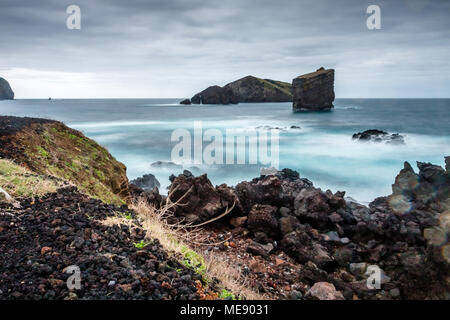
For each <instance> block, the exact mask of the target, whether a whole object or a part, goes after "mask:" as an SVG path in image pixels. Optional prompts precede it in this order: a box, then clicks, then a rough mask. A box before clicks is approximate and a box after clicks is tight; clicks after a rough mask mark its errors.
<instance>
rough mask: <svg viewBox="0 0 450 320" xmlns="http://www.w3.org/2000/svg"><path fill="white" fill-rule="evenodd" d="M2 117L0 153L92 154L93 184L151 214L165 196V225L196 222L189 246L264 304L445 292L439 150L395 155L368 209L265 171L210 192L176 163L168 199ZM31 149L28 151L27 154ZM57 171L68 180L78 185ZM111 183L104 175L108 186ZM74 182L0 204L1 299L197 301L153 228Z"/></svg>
mask: <svg viewBox="0 0 450 320" xmlns="http://www.w3.org/2000/svg"><path fill="white" fill-rule="evenodd" d="M0 121H1V123H3V124H4V125H3V126H1V128H2V130H0V140H1V141H2V146H3V148H1V149H0V155H1V157H6V158H9V159H12V160H14V161H16V162H17V163H18V164H20V165H23V166H27V167H28V168H30V169H31V170H38V169H41V170H43V169H44V168H53V166H57V167H58V168H59V170H62V172H66V171H69V170H73V169H74V168H73V166H74V163H73V162H72V163H69V162H68V161H66V159H67V154H62V152H64V151H65V152H66V153H67V152H68V151H70V152H72V154H73V155H76V156H77V157H78V158H77V159H78V162H79V163H77V164H78V165H79V166H80V168H85V169H86V170H88V169H89V168H90V166H92V163H91V162H90V161H91V160H92V159H91V158H90V157H89V158H87V156H86V157H85V156H84V155H85V154H87V155H91V156H92V155H95V156H96V158H97V159H101V160H102V163H103V166H104V167H96V168H97V169H96V171H92V173H91V174H93V175H94V174H95V175H97V177H98V178H99V179H101V180H99V181H100V182H101V183H102V185H104V186H111V185H115V186H119V185H121V186H122V187H121V188H117V189H109V190H108V191H109V192H115V194H117V195H122V196H121V197H122V199H126V203H127V204H128V205H130V204H132V203H136V202H137V201H141V202H144V203H145V204H146V205H148V206H149V207H151V208H155V210H159V209H160V208H162V206H163V204H164V203H176V204H177V205H174V206H169V207H168V208H165V210H166V211H167V212H166V213H167V215H166V217H167V218H165V219H166V222H167V223H168V224H169V225H173V226H180V225H184V226H185V227H186V228H196V227H197V228H198V227H201V230H200V231H199V232H200V235H201V236H202V237H203V238H204V239H206V240H205V241H204V243H202V244H196V243H194V241H192V243H191V244H190V245H191V246H192V247H193V248H194V249H196V250H198V252H205V255H211V256H214V257H216V258H220V259H221V260H220V259H219V260H217V259H216V260H217V261H227V262H228V263H231V264H232V266H233V270H237V272H238V273H239V274H240V277H241V279H240V280H242V282H243V283H248V284H249V286H250V287H251V288H252V290H255V291H257V292H259V293H261V294H262V295H264V296H265V297H267V298H270V299H337V300H341V299H347V300H356V299H449V298H450V284H449V282H448V279H449V276H450V251H449V248H450V244H449V243H448V239H450V237H449V233H450V158H449V157H446V158H445V162H446V167H445V168H442V167H440V166H437V165H433V164H430V163H420V162H418V163H417V167H418V169H419V170H418V172H417V173H416V172H415V171H414V170H413V168H412V166H411V165H410V164H409V163H405V165H404V168H403V169H402V170H401V171H400V173H399V174H398V176H397V177H396V179H395V182H394V183H393V185H392V194H391V195H390V196H387V197H380V198H377V199H375V200H374V201H373V202H371V203H370V204H369V206H364V205H361V204H359V203H357V202H355V201H354V200H352V199H349V198H346V197H345V192H341V191H337V192H335V193H332V192H331V191H329V190H327V191H323V190H321V189H319V188H316V187H314V184H313V182H311V181H309V180H308V179H306V178H303V177H301V176H300V174H299V173H298V172H295V171H293V170H290V169H283V170H281V171H276V170H275V171H274V170H265V171H264V172H263V174H262V175H261V176H260V177H258V178H255V179H253V180H251V181H243V182H241V183H239V184H237V185H236V186H235V187H229V186H227V185H225V184H222V185H219V186H214V185H213V184H212V183H211V182H210V180H209V179H208V176H207V175H206V174H204V175H200V176H195V175H193V174H192V173H191V172H189V171H187V170H186V171H185V172H184V173H183V174H181V175H179V176H171V178H170V181H171V185H170V187H169V189H170V190H169V193H168V194H169V195H170V199H169V200H170V201H167V200H168V199H167V196H164V195H161V194H160V193H159V190H158V187H157V185H156V186H155V183H156V181H154V179H152V177H151V176H148V177H144V179H141V180H137V181H134V182H135V183H137V184H139V185H135V184H133V183H128V180H127V179H126V178H125V179H123V178H122V177H123V176H124V175H125V168H124V166H123V165H121V164H120V163H118V162H117V161H116V160H115V159H114V158H112V156H111V155H109V153H107V151H106V150H104V149H103V148H101V147H100V146H98V145H97V144H95V142H93V141H92V140H89V139H87V138H85V137H84V136H83V135H82V134H81V133H79V132H77V131H75V130H71V129H70V128H67V127H65V126H64V125H63V124H61V123H59V122H55V121H48V120H43V119H31V118H16V117H1V118H0ZM30 141H31V142H33V143H29V142H30ZM58 144H59V145H58ZM36 146H41V148H42V149H39V148H37V149H36ZM42 146H43V147H42ZM60 148H62V149H61V150H60ZM30 152H34V153H33V154H35V156H34V158H32V157H28V158H27V154H28V155H29V154H30ZM60 157H61V158H60ZM44 160H45V161H44ZM98 162H99V161H97V163H98ZM95 165H97V164H95ZM38 166H41V167H38ZM45 166H47V167H45ZM111 168H114V170H111ZM75 169H76V168H75ZM78 170H79V169H78ZM55 172H60V171H55ZM74 172H79V171H74ZM35 173H36V174H39V170H38V171H35ZM1 174H3V175H8V174H9V173H8V172H6V173H5V172H3V171H2V172H1ZM107 174H108V176H107ZM108 177H109V178H108ZM125 177H126V176H125ZM67 178H70V180H68V181H69V182H70V183H71V184H72V185H76V184H77V181H78V183H79V182H80V181H83V180H79V179H78V180H77V179H76V177H75V176H71V175H67ZM85 178H87V179H91V178H92V177H90V174H87V175H86V177H85ZM111 179H116V182H114V184H111V181H110V180H111ZM8 181H9V180H8ZM87 181H91V180H87ZM28 183H29V182H27V184H28ZM141 183H142V184H141ZM152 186H154V188H153V189H151V187H152ZM142 187H144V188H142ZM124 188H126V190H124ZM78 189H79V188H78ZM78 189H77V188H75V187H64V188H61V189H58V190H57V191H56V192H50V193H48V194H46V195H44V196H41V197H39V196H32V197H31V198H30V197H27V198H19V199H17V200H19V201H18V202H19V205H13V204H12V203H7V202H1V201H0V252H1V253H2V257H4V259H2V260H1V261H0V270H1V271H0V298H1V299H197V298H199V297H200V296H202V290H203V289H202V286H203V285H204V279H203V276H200V275H199V274H198V273H197V272H195V268H194V269H193V268H192V266H190V267H189V266H186V265H183V264H180V262H179V260H177V259H175V257H174V256H171V255H169V253H168V252H167V251H166V250H165V249H164V248H162V247H161V245H160V243H159V242H158V240H157V239H155V238H153V237H152V234H150V235H149V237H146V236H148V235H147V234H146V232H144V231H145V230H144V229H143V228H142V226H140V225H139V220H138V219H135V218H136V212H134V211H133V210H132V209H130V207H128V206H127V205H125V204H123V205H122V206H118V205H114V204H107V202H108V201H106V200H103V199H102V200H100V198H101V196H102V195H104V194H103V193H98V194H95V191H96V190H97V189H96V188H94V189H92V188H90V189H87V188H84V189H83V190H80V191H79V190H78ZM145 189H146V190H145ZM87 193H92V195H93V196H95V197H97V198H98V199H93V197H92V195H88V194H87ZM123 195H125V196H123ZM108 199H111V201H112V202H114V201H115V198H108ZM110 203H111V202H110ZM123 203H125V201H123ZM111 221H114V223H110V222H111ZM205 249H206V250H205ZM70 265H78V266H79V267H80V269H81V270H82V278H83V279H84V281H85V283H84V289H82V290H81V291H77V290H69V289H67V286H66V280H67V279H68V277H69V274H66V273H65V271H64V270H65V268H67V267H68V266H70ZM374 272H375V273H377V272H378V273H377V274H378V275H379V279H378V278H377V279H378V280H379V283H378V282H377V281H375V284H377V285H378V284H379V287H376V288H372V287H370V286H368V285H367V280H368V278H369V277H370V276H371V275H373V273H374ZM213 296H214V297H216V298H217V297H218V295H213ZM227 296H230V295H227Z"/></svg>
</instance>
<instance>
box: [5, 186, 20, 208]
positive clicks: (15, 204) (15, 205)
mask: <svg viewBox="0 0 450 320" xmlns="http://www.w3.org/2000/svg"><path fill="white" fill-rule="evenodd" d="M2 196H3V197H4V198H5V200H6V202H8V203H10V204H12V205H13V206H14V208H20V203H19V202H17V201H16V200H14V198H13V197H11V196H10V195H9V193H8V192H6V191H5V190H4V189H3V188H2V187H0V198H2Z"/></svg>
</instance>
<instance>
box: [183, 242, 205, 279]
mask: <svg viewBox="0 0 450 320" xmlns="http://www.w3.org/2000/svg"><path fill="white" fill-rule="evenodd" d="M181 253H182V254H183V261H182V264H183V265H184V266H185V267H187V268H191V269H192V270H194V271H195V272H196V273H197V274H199V275H201V276H202V277H203V279H204V281H205V282H206V281H207V280H206V277H205V276H206V264H205V259H204V258H203V257H202V256H201V255H199V254H198V253H197V252H195V251H193V250H191V249H189V248H188V247H186V246H182V247H181Z"/></svg>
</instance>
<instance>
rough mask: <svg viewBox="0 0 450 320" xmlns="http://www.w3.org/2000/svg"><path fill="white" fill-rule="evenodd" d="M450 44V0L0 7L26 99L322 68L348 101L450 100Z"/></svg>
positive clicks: (86, 2) (1, 28) (166, 93)
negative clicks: (374, 17)
mask: <svg viewBox="0 0 450 320" xmlns="http://www.w3.org/2000/svg"><path fill="white" fill-rule="evenodd" d="M71 4H76V5H78V6H79V7H80V8H81V30H69V29H67V27H66V19H67V17H68V16H69V15H68V14H67V13H66V8H67V7H68V6H69V5H71ZM371 4H376V5H379V6H380V8H381V23H382V29H381V30H368V28H367V27H366V19H367V18H368V17H369V15H368V14H367V13H366V9H367V7H368V6H369V5H371ZM449 39H450V1H448V0H385V1H380V0H369V1H366V0H339V1H336V0H334V1H331V0H330V1H325V0H226V1H225V0H127V1H124V0H110V1H107V0H95V1H92V0H70V1H66V0H45V1H32V0H29V1H23V0H0V41H1V44H0V76H2V77H4V78H6V79H7V80H8V81H9V82H10V84H11V86H12V87H13V90H14V91H15V92H16V97H17V98H45V97H50V96H51V97H55V98H116V97H117V98H120V97H123V98H126V97H129V98H158V97H161V98H162V97H177V98H182V97H191V96H192V95H193V94H195V93H196V92H198V91H200V90H203V89H204V88H206V87H207V86H209V85H213V84H218V85H224V84H226V83H228V82H230V81H232V80H235V79H238V78H241V77H243V76H246V75H249V74H251V75H255V76H258V77H263V78H271V79H276V80H284V81H288V82H291V81H292V79H293V78H294V77H296V76H298V75H300V74H303V73H308V72H311V71H314V70H316V69H317V68H319V67H321V66H324V67H326V68H334V69H336V82H335V89H336V96H337V97H338V98H343V97H450V62H449V60H450V40H449Z"/></svg>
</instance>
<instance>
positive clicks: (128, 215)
mask: <svg viewBox="0 0 450 320" xmlns="http://www.w3.org/2000/svg"><path fill="white" fill-rule="evenodd" d="M122 216H123V217H124V218H125V219H127V220H133V215H132V214H131V212H127V213H122Z"/></svg>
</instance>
